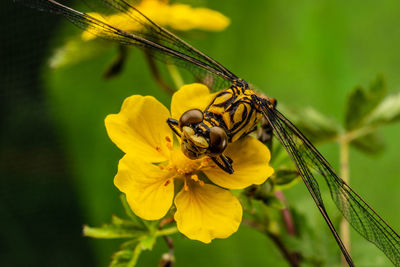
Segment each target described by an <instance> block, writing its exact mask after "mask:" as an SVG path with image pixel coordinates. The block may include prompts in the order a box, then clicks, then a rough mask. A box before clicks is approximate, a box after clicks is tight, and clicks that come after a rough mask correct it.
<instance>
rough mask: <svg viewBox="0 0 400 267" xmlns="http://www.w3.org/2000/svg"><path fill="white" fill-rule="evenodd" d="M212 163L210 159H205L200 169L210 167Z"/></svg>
mask: <svg viewBox="0 0 400 267" xmlns="http://www.w3.org/2000/svg"><path fill="white" fill-rule="evenodd" d="M210 162H211V159H210V158H203V160H202V161H201V163H200V167H199V168H202V167H207V166H209V164H210Z"/></svg>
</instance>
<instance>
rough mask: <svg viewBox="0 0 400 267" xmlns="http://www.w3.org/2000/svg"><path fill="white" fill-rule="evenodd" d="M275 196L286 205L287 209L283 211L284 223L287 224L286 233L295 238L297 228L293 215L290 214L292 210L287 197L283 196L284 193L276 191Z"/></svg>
mask: <svg viewBox="0 0 400 267" xmlns="http://www.w3.org/2000/svg"><path fill="white" fill-rule="evenodd" d="M275 196H276V197H277V198H279V199H280V200H281V201H282V203H283V204H284V205H285V208H284V209H283V210H282V218H283V221H284V222H285V227H286V231H287V233H288V234H289V235H291V236H295V235H296V228H295V226H294V222H293V218H292V214H291V213H290V210H289V208H288V205H287V202H286V198H285V195H284V194H283V192H282V191H276V192H275Z"/></svg>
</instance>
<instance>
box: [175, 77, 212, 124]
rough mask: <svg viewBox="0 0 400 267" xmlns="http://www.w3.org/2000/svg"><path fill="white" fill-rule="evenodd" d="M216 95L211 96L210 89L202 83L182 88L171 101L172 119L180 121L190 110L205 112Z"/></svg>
mask: <svg viewBox="0 0 400 267" xmlns="http://www.w3.org/2000/svg"><path fill="white" fill-rule="evenodd" d="M214 96H215V95H214V94H210V90H208V87H207V86H205V85H204V84H201V83H192V84H187V85H184V86H182V87H181V88H180V89H179V90H178V91H177V92H176V93H175V94H174V95H173V96H172V101H171V114H172V118H174V119H177V120H179V118H180V117H181V115H182V114H183V113H184V112H185V111H188V110H189V109H196V108H197V109H200V110H201V111H203V110H204V109H205V108H206V107H207V105H208V104H210V102H211V100H212V99H213V98H214Z"/></svg>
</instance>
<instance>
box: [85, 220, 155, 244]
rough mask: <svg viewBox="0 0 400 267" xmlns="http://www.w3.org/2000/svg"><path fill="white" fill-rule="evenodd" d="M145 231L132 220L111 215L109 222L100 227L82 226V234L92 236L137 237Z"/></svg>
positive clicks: (145, 230) (107, 237) (108, 237)
mask: <svg viewBox="0 0 400 267" xmlns="http://www.w3.org/2000/svg"><path fill="white" fill-rule="evenodd" d="M146 232H147V229H145V228H142V227H138V226H137V225H136V224H135V223H134V222H132V221H128V220H124V219H121V218H118V217H117V216H113V217H112V222H111V224H104V225H102V226H101V227H90V226H87V225H85V226H84V227H83V234H84V235H85V236H90V237H93V238H106V239H110V238H137V237H140V236H142V235H143V234H144V233H146Z"/></svg>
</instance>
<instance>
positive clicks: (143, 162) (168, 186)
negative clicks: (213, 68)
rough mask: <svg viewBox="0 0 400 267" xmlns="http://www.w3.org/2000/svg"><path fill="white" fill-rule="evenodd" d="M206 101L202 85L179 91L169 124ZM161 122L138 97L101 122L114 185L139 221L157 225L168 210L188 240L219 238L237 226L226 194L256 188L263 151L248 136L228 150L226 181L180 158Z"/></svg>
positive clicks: (162, 113)
mask: <svg viewBox="0 0 400 267" xmlns="http://www.w3.org/2000/svg"><path fill="white" fill-rule="evenodd" d="M212 98H213V95H212V94H210V93H209V90H208V88H207V87H206V86H205V85H202V84H190V85H185V86H183V87H182V88H181V89H180V90H178V91H177V92H176V93H175V94H174V95H173V97H172V103H171V113H172V117H173V118H178V119H179V117H180V115H181V114H182V113H183V112H185V111H186V110H189V109H193V108H198V109H201V110H204V108H205V107H206V106H207V104H208V103H209V102H210V101H211V100H212ZM169 117H171V115H170V113H169V111H168V109H167V108H165V107H164V106H163V105H162V104H161V103H159V102H158V101H157V100H156V99H155V98H154V97H151V96H139V95H134V96H131V97H128V98H127V99H125V101H124V103H123V105H122V107H121V111H120V112H119V113H118V114H111V115H108V116H107V118H106V120H105V124H106V128H107V132H108V135H109V137H110V138H111V140H112V141H113V142H114V143H115V144H116V145H117V146H118V147H119V148H120V149H121V150H122V151H123V152H124V153H125V156H124V157H123V158H122V159H121V160H120V162H119V165H118V173H117V175H116V176H115V179H114V183H115V185H116V186H117V187H118V189H119V190H120V191H122V192H123V193H125V194H126V197H127V200H128V203H129V205H130V207H131V209H132V210H133V211H134V212H135V214H137V215H138V216H140V217H141V218H143V219H146V220H157V219H161V218H162V217H163V216H165V215H166V214H167V212H168V211H169V209H170V208H171V206H172V205H173V204H174V205H175V207H176V212H175V215H174V218H175V221H176V223H177V227H178V230H179V231H180V232H181V233H183V234H184V235H186V236H187V237H188V238H190V239H195V240H200V241H202V242H204V243H209V242H211V240H212V239H214V238H226V237H228V236H230V235H231V234H232V233H234V232H236V231H237V229H238V227H239V225H240V222H241V220H242V207H241V205H240V202H239V201H238V199H237V198H236V197H235V196H234V195H233V194H232V192H231V191H229V190H227V189H242V188H245V187H248V186H250V185H252V184H261V183H263V182H264V181H265V180H266V179H267V178H268V177H270V176H271V174H272V173H273V169H272V168H271V167H270V166H269V165H268V163H269V160H270V153H269V150H268V148H267V147H266V146H264V145H263V144H262V143H261V142H260V141H258V140H257V139H256V138H253V137H250V136H247V137H245V138H242V139H240V140H238V141H236V142H235V143H233V144H230V145H229V146H228V148H227V150H226V151H225V153H226V155H228V156H229V157H230V158H232V160H233V166H234V168H235V172H234V173H233V174H228V173H226V172H224V171H223V170H221V169H220V168H218V167H217V166H216V165H215V164H214V163H213V162H212V161H211V160H210V159H209V158H208V157H205V158H203V159H198V160H190V159H188V158H187V157H186V156H184V155H183V153H182V152H181V150H180V146H179V143H178V144H175V145H174V144H173V143H174V141H173V140H174V138H173V133H172V131H171V129H170V128H169V127H168V125H167V123H166V120H167V118H169ZM180 187H182V188H180ZM174 192H178V193H177V194H176V196H175V198H174V194H175V193H174Z"/></svg>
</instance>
